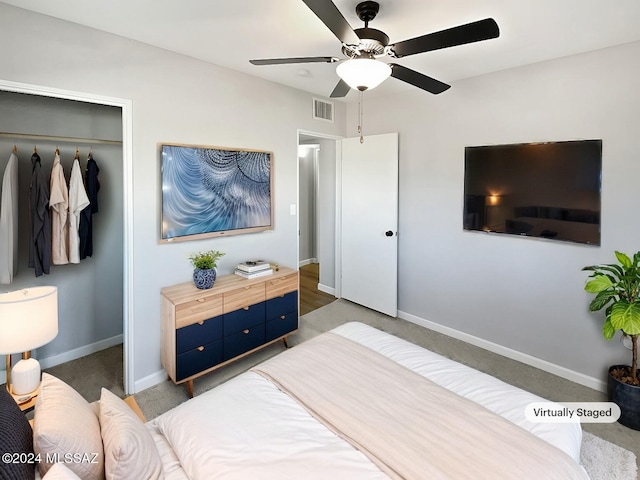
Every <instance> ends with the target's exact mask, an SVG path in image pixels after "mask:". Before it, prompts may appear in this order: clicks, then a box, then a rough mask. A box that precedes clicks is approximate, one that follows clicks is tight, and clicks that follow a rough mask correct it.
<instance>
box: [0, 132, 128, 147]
mask: <svg viewBox="0 0 640 480" xmlns="http://www.w3.org/2000/svg"><path fill="white" fill-rule="evenodd" d="M0 137H4V138H11V139H12V140H18V139H23V140H38V141H45V142H46V141H52V142H66V143H90V144H105V145H122V140H103V139H99V138H76V137H58V136H56V135H29V134H26V133H9V132H0Z"/></svg>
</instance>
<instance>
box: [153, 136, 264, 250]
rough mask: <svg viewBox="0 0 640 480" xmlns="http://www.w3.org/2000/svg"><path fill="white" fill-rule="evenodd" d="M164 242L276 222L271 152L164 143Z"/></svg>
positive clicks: (248, 230)
mask: <svg viewBox="0 0 640 480" xmlns="http://www.w3.org/2000/svg"><path fill="white" fill-rule="evenodd" d="M160 158H161V160H160V161H161V168H162V218H161V225H162V228H161V242H170V241H180V240H196V239H201V238H207V237H212V236H219V235H233V234H239V233H253V232H260V231H264V230H270V229H272V228H273V195H272V190H273V185H272V183H273V154H272V153H271V152H265V151H259V150H244V149H234V148H220V147H205V146H198V145H173V144H164V145H161V146H160Z"/></svg>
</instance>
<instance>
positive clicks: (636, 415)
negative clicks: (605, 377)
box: [607, 365, 640, 430]
mask: <svg viewBox="0 0 640 480" xmlns="http://www.w3.org/2000/svg"><path fill="white" fill-rule="evenodd" d="M625 366H626V365H613V366H611V367H609V381H608V383H607V393H608V395H609V401H610V402H613V403H616V404H617V405H618V406H619V407H620V411H621V414H620V418H619V419H618V422H619V423H621V424H622V425H624V426H625V427H629V428H633V429H634V430H640V387H636V386H635V385H629V384H628V383H622V382H621V381H619V380H617V379H615V378H613V377H612V376H611V370H613V369H614V368H625Z"/></svg>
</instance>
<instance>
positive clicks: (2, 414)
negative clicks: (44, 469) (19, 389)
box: [0, 386, 36, 480]
mask: <svg viewBox="0 0 640 480" xmlns="http://www.w3.org/2000/svg"><path fill="white" fill-rule="evenodd" d="M0 425H1V426H2V428H0V478H2V479H3V480H33V478H34V477H35V474H36V473H35V468H36V464H35V462H34V455H33V431H32V430H31V425H29V421H28V420H27V417H25V416H24V412H22V410H20V407H18V404H17V403H16V402H15V401H14V400H13V398H12V397H11V395H9V392H7V389H6V388H5V387H4V386H2V387H0ZM5 455H10V457H9V459H10V460H11V461H9V462H7V461H6V460H7V459H6V458H5ZM29 462H31V463H29Z"/></svg>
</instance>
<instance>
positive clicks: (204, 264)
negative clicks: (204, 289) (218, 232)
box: [189, 250, 224, 270]
mask: <svg viewBox="0 0 640 480" xmlns="http://www.w3.org/2000/svg"><path fill="white" fill-rule="evenodd" d="M222 256H224V253H222V252H219V251H218V250H209V251H206V252H198V253H194V254H192V255H191V256H189V260H190V261H191V264H192V265H193V266H194V267H195V268H200V269H202V270H210V269H212V268H216V266H217V264H218V260H219V259H220V257H222Z"/></svg>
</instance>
